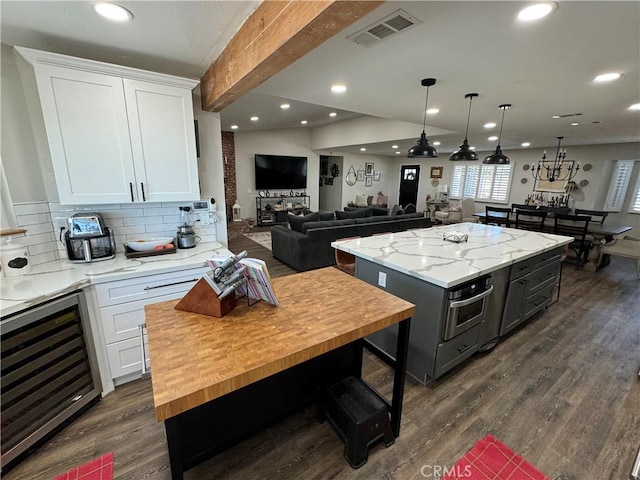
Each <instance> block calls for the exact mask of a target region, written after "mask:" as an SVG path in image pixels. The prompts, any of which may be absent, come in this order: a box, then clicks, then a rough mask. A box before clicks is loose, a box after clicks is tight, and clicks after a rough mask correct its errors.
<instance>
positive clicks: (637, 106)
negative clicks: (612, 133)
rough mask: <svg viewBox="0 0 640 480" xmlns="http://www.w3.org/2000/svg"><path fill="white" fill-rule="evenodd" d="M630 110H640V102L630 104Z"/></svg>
mask: <svg viewBox="0 0 640 480" xmlns="http://www.w3.org/2000/svg"><path fill="white" fill-rule="evenodd" d="M629 110H640V103H634V104H633V105H630V106H629Z"/></svg>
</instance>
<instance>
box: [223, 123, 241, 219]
mask: <svg viewBox="0 0 640 480" xmlns="http://www.w3.org/2000/svg"><path fill="white" fill-rule="evenodd" d="M222 161H223V163H224V165H223V166H224V196H225V204H226V205H225V207H226V211H227V221H228V222H230V221H232V219H233V204H234V203H235V201H236V199H237V198H238V190H237V186H236V144H235V139H234V135H233V132H222Z"/></svg>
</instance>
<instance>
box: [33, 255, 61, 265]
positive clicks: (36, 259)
mask: <svg viewBox="0 0 640 480" xmlns="http://www.w3.org/2000/svg"><path fill="white" fill-rule="evenodd" d="M58 258H59V257H58V256H57V254H56V252H47V253H42V254H39V255H31V254H30V255H29V260H31V265H40V264H42V263H47V262H53V261H54V260H58Z"/></svg>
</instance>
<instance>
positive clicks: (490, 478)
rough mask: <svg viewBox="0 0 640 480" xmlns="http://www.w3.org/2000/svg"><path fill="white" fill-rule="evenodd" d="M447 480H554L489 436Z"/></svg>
mask: <svg viewBox="0 0 640 480" xmlns="http://www.w3.org/2000/svg"><path fill="white" fill-rule="evenodd" d="M444 480H551V478H550V477H547V476H546V475H545V474H544V473H542V472H540V471H539V470H538V469H537V468H535V467H534V466H533V465H531V464H530V463H529V462H527V461H526V460H525V459H524V458H522V457H521V456H520V455H518V454H517V453H515V452H514V451H513V450H511V449H510V448H509V447H507V446H506V445H504V444H503V443H501V442H500V441H499V440H497V439H496V438H495V437H492V436H491V435H487V436H485V437H484V438H482V439H480V440H478V441H477V442H476V444H475V445H474V446H473V448H472V449H471V450H469V451H468V452H467V453H465V454H464V456H463V457H462V458H461V459H460V460H458V461H457V462H456V464H455V465H454V467H453V468H452V469H451V470H449V471H448V473H447V475H445V477H444Z"/></svg>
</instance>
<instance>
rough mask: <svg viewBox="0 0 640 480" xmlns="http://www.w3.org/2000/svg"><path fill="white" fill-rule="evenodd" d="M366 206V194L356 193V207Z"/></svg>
mask: <svg viewBox="0 0 640 480" xmlns="http://www.w3.org/2000/svg"><path fill="white" fill-rule="evenodd" d="M366 206H367V196H366V195H356V207H366Z"/></svg>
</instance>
